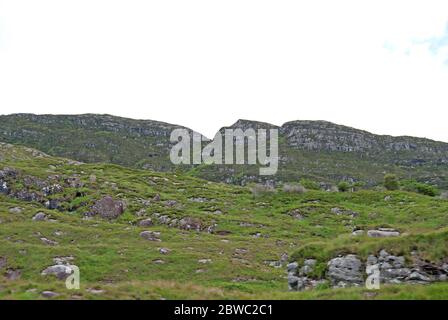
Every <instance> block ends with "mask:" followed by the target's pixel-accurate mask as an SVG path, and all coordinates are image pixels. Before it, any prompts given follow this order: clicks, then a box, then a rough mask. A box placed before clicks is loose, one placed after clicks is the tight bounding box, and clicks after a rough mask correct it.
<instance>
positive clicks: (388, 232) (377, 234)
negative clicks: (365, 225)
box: [367, 228, 400, 238]
mask: <svg viewBox="0 0 448 320" xmlns="http://www.w3.org/2000/svg"><path fill="white" fill-rule="evenodd" d="M367 235H368V236H369V237H371V238H386V237H398V236H399V235H400V232H398V231H397V230H394V229H386V228H380V229H377V230H369V231H367Z"/></svg>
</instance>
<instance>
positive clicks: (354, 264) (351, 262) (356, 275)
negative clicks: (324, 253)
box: [327, 254, 363, 287]
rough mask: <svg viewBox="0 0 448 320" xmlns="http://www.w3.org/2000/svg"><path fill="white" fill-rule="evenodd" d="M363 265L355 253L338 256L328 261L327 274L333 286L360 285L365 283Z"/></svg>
mask: <svg viewBox="0 0 448 320" xmlns="http://www.w3.org/2000/svg"><path fill="white" fill-rule="evenodd" d="M361 265H362V264H361V260H359V259H358V257H356V256H355V255H353V254H349V255H346V256H344V257H337V258H334V259H331V260H330V261H329V262H328V271H327V276H328V278H329V279H330V281H331V283H332V285H333V286H341V287H345V286H352V285H355V286H359V285H361V284H362V283H363V276H362V273H361Z"/></svg>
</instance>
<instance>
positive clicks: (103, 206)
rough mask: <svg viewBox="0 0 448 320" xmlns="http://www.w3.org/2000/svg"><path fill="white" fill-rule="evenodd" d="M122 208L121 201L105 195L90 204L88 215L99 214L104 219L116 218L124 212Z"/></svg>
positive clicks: (122, 203) (123, 205) (123, 206)
mask: <svg viewBox="0 0 448 320" xmlns="http://www.w3.org/2000/svg"><path fill="white" fill-rule="evenodd" d="M124 208H125V204H124V202H123V201H119V200H114V199H113V198H112V197H110V196H105V197H104V198H102V199H101V200H98V201H97V202H96V203H95V204H94V205H93V206H92V208H91V210H90V213H89V214H88V215H99V216H101V217H102V218H104V219H116V218H118V217H119V216H120V215H121V214H122V213H123V212H124Z"/></svg>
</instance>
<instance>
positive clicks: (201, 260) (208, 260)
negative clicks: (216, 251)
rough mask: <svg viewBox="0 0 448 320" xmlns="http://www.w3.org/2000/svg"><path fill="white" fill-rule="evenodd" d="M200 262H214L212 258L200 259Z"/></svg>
mask: <svg viewBox="0 0 448 320" xmlns="http://www.w3.org/2000/svg"><path fill="white" fill-rule="evenodd" d="M198 263H203V264H206V263H212V259H199V260H198Z"/></svg>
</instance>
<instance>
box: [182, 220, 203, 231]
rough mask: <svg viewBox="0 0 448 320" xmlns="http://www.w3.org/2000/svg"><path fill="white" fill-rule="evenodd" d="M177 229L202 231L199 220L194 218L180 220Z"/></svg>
mask: <svg viewBox="0 0 448 320" xmlns="http://www.w3.org/2000/svg"><path fill="white" fill-rule="evenodd" d="M179 228H180V229H183V230H195V231H201V229H202V222H201V220H199V219H195V218H190V217H186V218H182V219H181V220H180V221H179Z"/></svg>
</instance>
